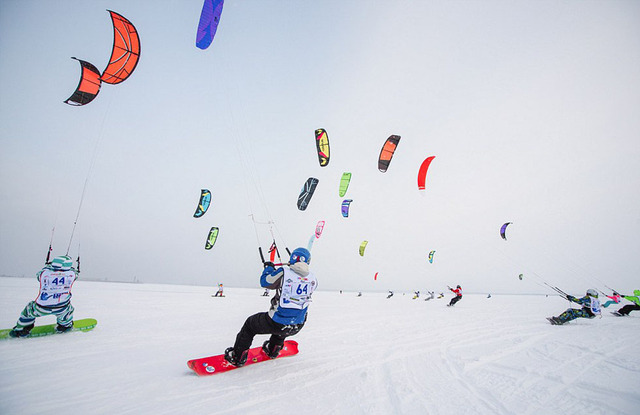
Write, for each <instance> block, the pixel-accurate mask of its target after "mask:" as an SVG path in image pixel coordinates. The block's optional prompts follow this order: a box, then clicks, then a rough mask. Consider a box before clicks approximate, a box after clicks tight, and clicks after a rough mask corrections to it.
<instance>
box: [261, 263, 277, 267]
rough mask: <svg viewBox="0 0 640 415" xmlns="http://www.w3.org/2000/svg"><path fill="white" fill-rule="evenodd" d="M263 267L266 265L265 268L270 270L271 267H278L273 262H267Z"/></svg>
mask: <svg viewBox="0 0 640 415" xmlns="http://www.w3.org/2000/svg"><path fill="white" fill-rule="evenodd" d="M262 265H264V267H265V268H269V267H271V268H275V267H276V266H275V264H274V263H273V262H271V261H267V262H265V263H264V264H262Z"/></svg>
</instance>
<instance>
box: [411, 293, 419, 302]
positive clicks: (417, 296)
mask: <svg viewBox="0 0 640 415" xmlns="http://www.w3.org/2000/svg"><path fill="white" fill-rule="evenodd" d="M419 297H420V291H415V292H414V293H413V298H412V300H415V299H416V298H419Z"/></svg>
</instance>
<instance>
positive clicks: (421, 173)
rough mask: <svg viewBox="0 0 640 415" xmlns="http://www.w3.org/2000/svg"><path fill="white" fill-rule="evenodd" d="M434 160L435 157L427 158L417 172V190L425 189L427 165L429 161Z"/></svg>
mask: <svg viewBox="0 0 640 415" xmlns="http://www.w3.org/2000/svg"><path fill="white" fill-rule="evenodd" d="M434 158H436V156H431V157H427V158H426V159H425V160H424V161H423V162H422V165H420V170H418V190H424V189H425V187H426V186H425V182H426V180H427V170H429V165H430V164H431V161H433V159H434Z"/></svg>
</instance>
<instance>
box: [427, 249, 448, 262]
mask: <svg viewBox="0 0 640 415" xmlns="http://www.w3.org/2000/svg"><path fill="white" fill-rule="evenodd" d="M435 253H436V251H431V252H429V263H430V264H433V255H434V254H435ZM445 256H446V255H445ZM445 262H446V261H445Z"/></svg>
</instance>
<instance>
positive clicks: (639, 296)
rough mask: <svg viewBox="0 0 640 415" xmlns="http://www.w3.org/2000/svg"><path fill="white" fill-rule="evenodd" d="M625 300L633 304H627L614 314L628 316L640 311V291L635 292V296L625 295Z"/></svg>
mask: <svg viewBox="0 0 640 415" xmlns="http://www.w3.org/2000/svg"><path fill="white" fill-rule="evenodd" d="M623 298H624V299H625V300H629V301H631V302H632V303H633V304H627V305H626V306H624V307H622V308H621V309H620V310H618V311H616V312H615V313H614V314H615V315H619V316H628V315H629V313H630V312H632V311H633V310H640V290H635V291H633V295H625V296H624V297H623Z"/></svg>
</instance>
